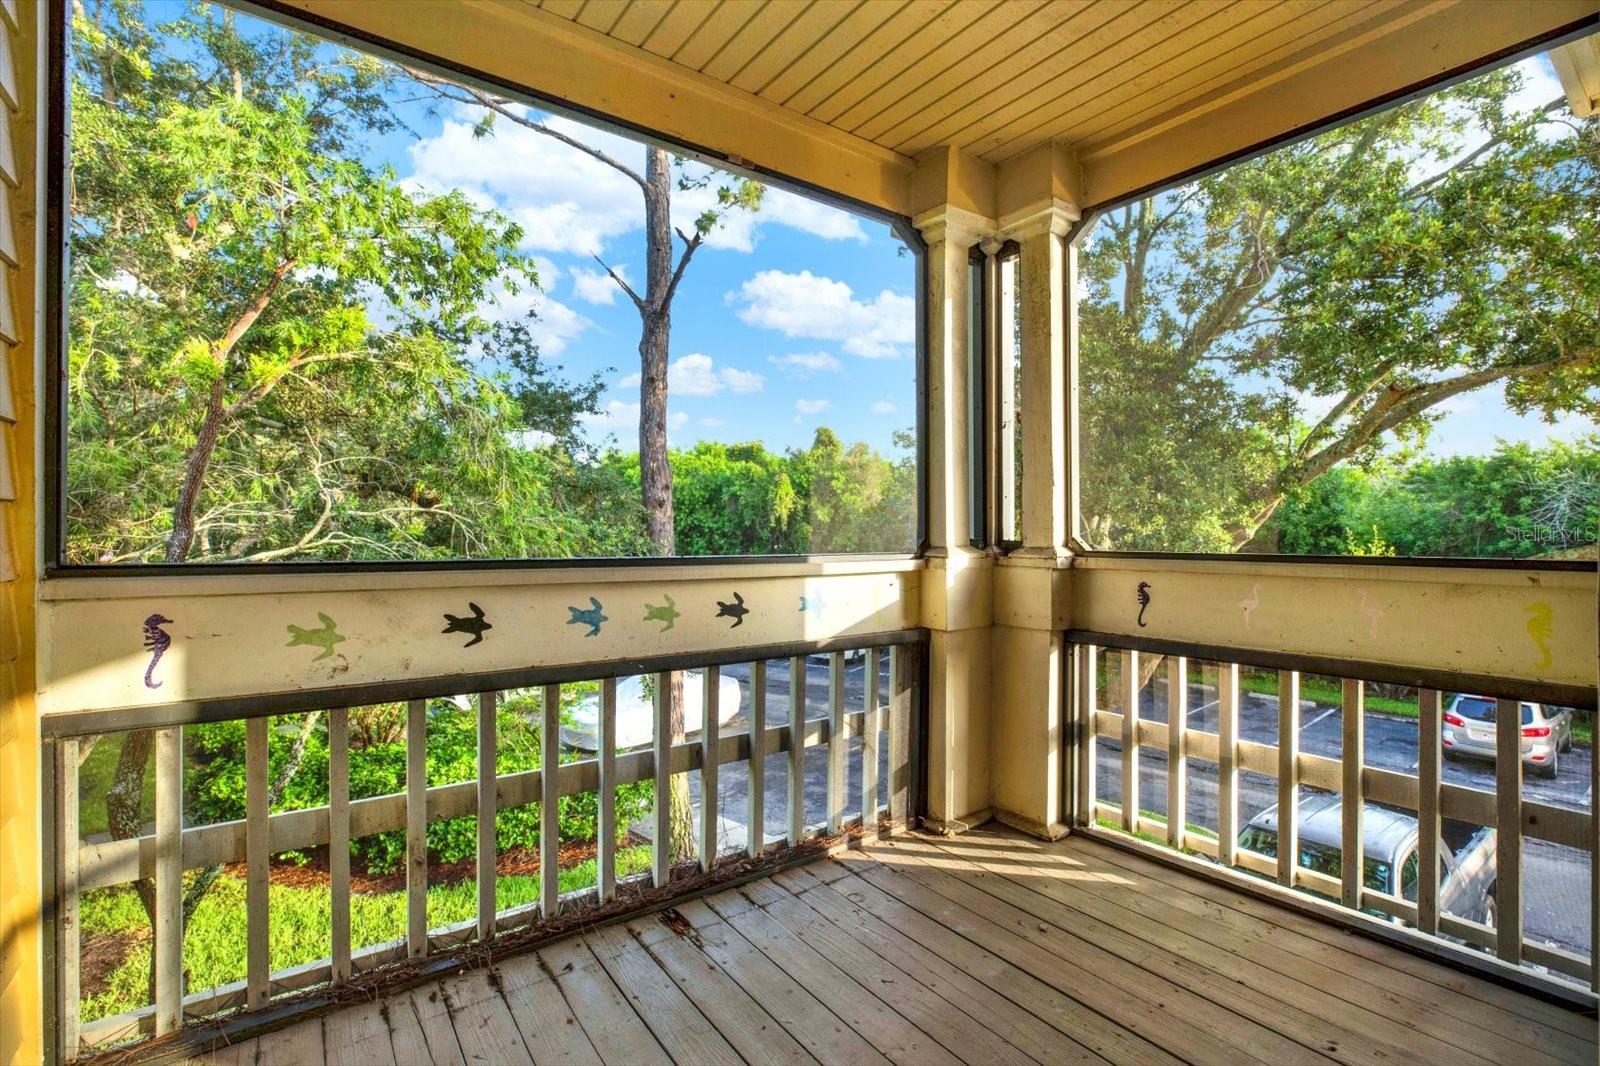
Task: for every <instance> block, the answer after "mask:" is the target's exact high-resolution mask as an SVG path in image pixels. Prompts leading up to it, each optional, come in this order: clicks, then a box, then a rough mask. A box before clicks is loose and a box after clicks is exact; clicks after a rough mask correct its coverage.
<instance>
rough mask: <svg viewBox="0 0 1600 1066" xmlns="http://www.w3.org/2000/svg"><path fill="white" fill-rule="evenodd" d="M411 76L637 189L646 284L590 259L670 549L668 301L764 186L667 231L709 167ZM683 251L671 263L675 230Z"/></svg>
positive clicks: (677, 827) (723, 191)
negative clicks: (604, 279)
mask: <svg viewBox="0 0 1600 1066" xmlns="http://www.w3.org/2000/svg"><path fill="white" fill-rule="evenodd" d="M409 73H410V74H411V76H412V77H413V78H415V79H416V80H417V81H419V82H421V83H422V84H423V85H426V86H428V87H429V88H430V89H431V90H432V91H433V92H434V93H435V94H437V95H438V97H439V98H441V99H444V100H449V101H453V102H455V103H458V104H465V105H467V106H475V107H478V108H481V109H482V110H483V118H482V120H481V121H480V122H479V123H478V125H477V127H476V130H475V133H476V134H477V135H478V136H491V135H492V134H493V132H494V125H495V122H496V120H499V119H504V120H506V121H509V122H511V123H514V124H515V125H517V126H520V127H521V128H523V129H526V130H531V131H533V132H534V133H537V134H539V135H541V136H544V137H549V138H551V139H553V140H556V141H559V142H561V143H562V144H565V145H567V146H568V147H570V148H573V149H576V150H577V151H580V152H582V153H584V154H585V155H587V156H589V157H591V158H593V159H596V160H599V161H600V162H601V163H604V164H605V165H606V166H608V167H610V168H611V169H613V170H615V171H616V172H617V173H619V174H622V175H623V176H624V177H626V178H628V180H630V181H632V182H633V183H634V184H635V185H637V186H638V187H639V192H640V193H641V195H642V196H643V199H644V235H645V248H644V252H645V287H644V295H642V296H641V295H640V294H639V293H638V292H636V291H634V288H633V286H631V285H629V284H628V283H627V282H626V281H625V280H623V277H622V275H621V274H620V273H618V272H617V271H616V270H615V269H614V268H613V267H611V266H610V265H608V264H607V263H606V262H605V261H604V260H603V259H601V258H600V257H599V256H596V257H595V260H596V262H598V263H599V264H600V266H601V268H602V269H603V270H605V272H606V274H607V275H608V276H609V277H610V278H611V280H612V281H614V282H616V284H617V287H618V288H620V289H621V290H622V292H623V294H624V295H625V296H627V297H628V299H629V300H630V301H632V303H633V306H634V309H635V310H636V311H638V313H639V376H640V380H639V491H640V496H641V497H642V500H643V505H644V519H645V532H646V535H647V536H648V538H649V540H650V543H651V544H652V545H653V547H654V549H655V553H656V554H657V555H676V554H677V553H678V548H677V523H676V520H675V513H674V510H673V503H672V465H671V463H670V462H669V461H668V455H667V368H668V362H669V356H670V352H671V339H672V301H673V298H674V297H675V296H676V295H677V293H678V286H679V284H680V283H681V282H682V281H683V275H684V271H686V270H687V269H688V268H689V263H690V261H691V260H693V259H694V254H695V253H696V252H697V251H699V250H700V247H701V245H702V244H704V243H705V240H706V238H707V237H708V236H710V235H711V233H712V231H713V230H715V229H716V228H717V226H718V225H720V224H721V223H722V221H723V220H724V219H725V218H726V217H727V216H728V215H729V214H730V213H732V212H734V211H741V210H743V211H754V210H758V209H759V208H760V206H761V197H762V192H763V188H762V186H761V185H760V183H758V182H754V181H750V180H749V179H746V178H734V179H732V180H731V181H730V182H729V183H727V184H724V185H719V186H718V187H717V191H716V206H715V207H712V208H709V209H707V210H706V211H703V212H701V214H700V215H699V216H698V217H697V218H696V219H695V222H694V232H693V233H686V232H684V231H683V230H682V229H674V227H673V224H672V193H673V188H674V185H676V186H677V188H678V189H679V190H680V191H687V190H689V189H694V188H704V187H707V186H708V185H709V184H710V182H711V181H712V180H713V177H712V174H711V173H710V172H708V173H706V174H704V175H701V176H698V177H695V176H691V175H689V174H688V173H687V172H686V170H685V168H684V164H683V161H682V160H681V159H680V160H678V161H677V163H676V170H677V178H676V180H674V176H673V173H674V169H675V166H674V161H673V158H672V156H671V155H670V154H669V153H668V152H667V150H666V149H665V148H660V147H657V146H655V145H646V146H645V150H644V153H645V163H644V169H643V171H642V172H641V171H639V170H637V169H635V168H634V167H632V166H630V165H628V164H627V163H625V162H623V161H622V160H620V159H617V158H616V157H615V156H613V155H611V154H610V153H608V152H605V151H602V150H601V149H599V148H596V147H595V146H593V145H590V144H585V143H584V142H583V141H581V140H579V139H577V138H575V137H571V136H568V135H567V134H566V133H563V132H561V131H560V130H557V129H554V128H552V127H551V126H549V125H548V124H547V123H545V122H543V121H541V120H540V119H539V118H538V117H537V116H536V115H535V114H533V113H529V112H527V111H525V109H523V108H522V107H519V106H518V105H517V104H515V103H514V102H513V101H511V100H508V99H506V98H504V97H501V96H497V95H495V94H494V93H490V92H487V91H485V90H482V89H477V88H473V87H471V86H466V85H461V84H458V83H456V82H453V81H449V80H447V79H445V78H440V77H438V76H437V75H434V74H430V73H428V72H426V71H422V70H411V71H410V72H409ZM674 233H676V234H677V237H678V239H679V240H680V241H682V242H683V248H682V250H681V251H679V252H678V253H677V257H676V262H674V252H673V240H672V238H673V234H674ZM672 707H673V711H672V741H673V743H675V744H676V743H681V742H682V741H683V740H684V738H685V733H684V728H683V680H682V678H681V676H679V675H678V674H677V673H674V674H673V675H672ZM672 844H673V847H672V852H673V858H674V860H675V861H676V860H682V859H686V858H689V857H690V856H692V854H693V851H694V812H693V810H691V809H690V805H689V784H688V781H687V780H686V779H684V778H682V777H678V778H675V779H674V781H673V791H672Z"/></svg>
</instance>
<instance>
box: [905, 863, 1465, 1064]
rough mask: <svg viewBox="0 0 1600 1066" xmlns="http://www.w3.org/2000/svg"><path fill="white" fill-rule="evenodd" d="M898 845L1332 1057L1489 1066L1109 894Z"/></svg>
mask: <svg viewBox="0 0 1600 1066" xmlns="http://www.w3.org/2000/svg"><path fill="white" fill-rule="evenodd" d="M899 850H900V851H903V852H907V853H909V854H912V855H915V856H916V857H918V858H919V859H921V860H923V861H927V862H929V863H931V864H934V865H935V866H941V867H943V868H945V869H948V870H951V871H953V872H955V873H956V875H957V876H960V877H961V878H962V880H963V881H965V882H966V883H967V884H970V885H971V886H972V887H974V888H977V889H980V890H982V891H984V892H987V893H989V894H990V895H992V896H994V897H995V898H997V899H999V900H1002V901H1004V902H1006V903H1009V904H1011V905H1013V906H1015V907H1017V908H1018V910H1020V911H1022V912H1024V913H1026V914H1029V915H1032V916H1033V917H1034V918H1037V919H1040V920H1041V921H1042V922H1044V923H1046V924H1048V925H1051V926H1054V927H1056V928H1058V929H1061V930H1063V931H1070V932H1072V933H1074V934H1075V935H1077V936H1079V937H1082V938H1083V939H1084V940H1086V941H1088V942H1090V943H1092V944H1094V945H1095V946H1096V947H1100V948H1103V949H1104V950H1106V951H1108V952H1110V953H1112V954H1114V955H1116V956H1117V957H1118V958H1121V959H1123V960H1125V961H1127V962H1129V963H1132V964H1133V965H1135V966H1139V967H1142V968H1144V969H1146V970H1149V971H1151V972H1153V973H1161V974H1166V975H1168V976H1171V977H1174V978H1181V980H1182V982H1183V984H1184V985H1185V987H1187V988H1191V989H1193V990H1195V991H1196V992H1197V993H1199V994H1200V995H1203V996H1205V997H1206V998H1207V999H1210V1000H1211V1001H1212V1002H1213V1003H1215V1004H1216V1005H1217V1009H1218V1010H1219V1011H1225V1010H1230V1009H1231V1010H1233V1011H1236V1012H1238V1013H1239V1014H1241V1015H1243V1016H1244V1017H1247V1018H1249V1019H1251V1020H1252V1021H1254V1022H1256V1023H1258V1024H1260V1025H1262V1026H1265V1027H1268V1028H1272V1029H1275V1030H1277V1031H1278V1032H1280V1033H1282V1034H1283V1035H1285V1036H1287V1037H1289V1038H1291V1039H1293V1040H1295V1041H1296V1042H1298V1043H1300V1044H1302V1045H1303V1046H1304V1047H1306V1048H1307V1049H1308V1050H1310V1051H1316V1052H1320V1053H1321V1054H1324V1055H1327V1056H1328V1057H1329V1058H1332V1059H1335V1060H1337V1061H1339V1062H1345V1063H1351V1064H1368V1066H1381V1064H1383V1063H1388V1062H1412V1063H1419V1064H1425V1063H1434V1062H1440V1061H1444V1060H1446V1059H1449V1060H1452V1061H1458V1062H1461V1063H1474V1064H1477V1066H1491V1064H1490V1060H1488V1059H1485V1058H1482V1057H1479V1056H1477V1055H1475V1054H1472V1053H1470V1052H1468V1051H1465V1050H1460V1049H1457V1048H1455V1047H1453V1046H1452V1045H1450V1044H1447V1043H1443V1042H1441V1041H1439V1040H1435V1039H1431V1038H1428V1037H1427V1036H1425V1035H1424V1034H1423V1033H1421V1032H1420V1031H1418V1030H1417V1029H1416V1028H1415V1027H1413V1029H1412V1030H1411V1031H1410V1032H1409V1033H1406V1034H1396V1031H1395V1029H1394V1027H1393V1026H1391V1025H1390V1024H1388V1020H1387V1019H1386V1018H1384V1017H1383V1016H1382V1015H1380V1014H1376V1013H1374V1012H1372V1011H1369V1010H1364V1009H1362V1008H1360V1007H1356V1006H1354V1005H1352V1004H1349V1003H1346V1002H1344V1001H1343V1000H1340V999H1337V998H1334V997H1330V996H1328V995H1327V994H1326V993H1325V992H1319V991H1317V990H1316V989H1313V988H1311V987H1309V986H1307V985H1304V984H1301V983H1300V982H1299V981H1297V980H1294V979H1293V978H1292V976H1291V977H1290V979H1281V978H1280V979H1276V980H1272V979H1267V978H1266V974H1265V971H1263V970H1262V969H1261V968H1260V967H1258V966H1255V965H1253V964H1251V963H1249V962H1246V961H1245V960H1243V959H1241V958H1239V957H1238V956H1236V955H1233V954H1232V953H1230V952H1228V951H1225V950H1222V949H1220V948H1218V947H1216V946H1215V945H1213V944H1211V943H1209V942H1207V941H1204V940H1200V939H1199V938H1197V937H1194V936H1191V935H1189V934H1188V933H1187V932H1184V931H1181V930H1177V929H1172V928H1170V927H1168V926H1164V925H1161V924H1160V923H1157V922H1153V921H1150V920H1148V919H1146V918H1144V916H1143V915H1140V914H1137V913H1134V912H1131V911H1128V910H1121V909H1119V908H1120V905H1119V904H1118V903H1117V902H1115V901H1114V900H1109V899H1105V898H1097V897H1095V895H1094V894H1093V893H1089V892H1083V891H1081V890H1079V894H1077V895H1074V894H1073V890H1071V889H1068V888H1064V887H1059V886H1057V885H1055V884H1051V883H1048V882H1047V883H1045V884H1041V885H1029V884H1025V883H1022V879H1024V878H1026V877H1027V873H1026V868H1023V867H1017V866H1007V867H995V868H993V869H991V868H989V867H986V866H985V865H983V864H981V863H975V862H972V861H970V860H968V859H967V858H965V857H963V856H964V853H963V852H952V851H951V850H950V849H946V848H943V847H940V846H938V845H927V844H923V843H922V842H907V843H906V844H904V845H902V846H901V848H900V849H899ZM996 870H1004V871H1005V872H1004V873H996V872H995V871H996ZM1036 880H1040V881H1047V879H1044V878H1036ZM1119 926H1120V927H1119ZM1384 1035H1398V1036H1399V1039H1398V1041H1389V1040H1384V1039H1380V1037H1381V1036H1384Z"/></svg>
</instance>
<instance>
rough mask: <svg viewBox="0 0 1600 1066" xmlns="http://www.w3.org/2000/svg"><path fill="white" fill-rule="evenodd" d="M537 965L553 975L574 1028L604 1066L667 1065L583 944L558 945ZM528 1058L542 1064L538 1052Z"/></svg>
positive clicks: (575, 941) (645, 1028)
mask: <svg viewBox="0 0 1600 1066" xmlns="http://www.w3.org/2000/svg"><path fill="white" fill-rule="evenodd" d="M539 961H540V962H541V963H543V965H544V967H545V969H546V970H548V971H549V972H550V973H552V974H554V975H555V979H556V983H557V984H558V985H560V986H561V993H562V995H564V996H565V997H566V1001H567V1005H568V1006H569V1008H571V1011H572V1013H573V1014H574V1015H575V1016H576V1017H575V1021H576V1023H577V1024H578V1025H581V1026H582V1027H583V1032H584V1033H585V1034H586V1035H587V1037H588V1042H589V1044H590V1045H591V1046H592V1049H593V1051H594V1053H595V1054H596V1055H598V1056H599V1058H600V1060H601V1061H602V1062H604V1063H606V1064H607V1066H612V1064H614V1063H615V1064H619V1066H633V1064H637V1066H646V1064H648V1063H658V1062H671V1061H672V1060H671V1059H669V1058H668V1057H667V1053H666V1051H664V1050H663V1049H662V1047H661V1045H660V1044H659V1043H657V1042H656V1038H655V1037H653V1036H651V1035H650V1027H649V1026H648V1025H646V1024H645V1023H644V1022H643V1020H641V1019H640V1017H639V1016H638V1015H637V1014H635V1013H634V1012H633V1008H632V1007H630V1006H629V1005H628V1000H627V997H626V996H624V995H623V994H622V993H621V992H620V991H618V989H617V986H616V984H615V983H614V982H613V981H612V980H611V975H610V974H608V973H606V970H605V967H604V966H601V965H600V960H599V959H596V958H595V957H594V952H592V951H590V950H589V946H588V945H587V944H585V943H584V942H583V940H581V939H578V938H573V939H569V940H559V941H557V942H556V943H554V944H551V945H550V946H549V947H547V948H543V949H541V950H540V952H539ZM533 1057H534V1059H535V1060H536V1061H539V1062H543V1061H544V1060H543V1059H542V1058H541V1057H540V1055H539V1049H538V1048H534V1049H533Z"/></svg>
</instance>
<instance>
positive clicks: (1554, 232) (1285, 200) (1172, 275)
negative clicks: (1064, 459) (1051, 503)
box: [1080, 67, 1600, 551]
mask: <svg viewBox="0 0 1600 1066" xmlns="http://www.w3.org/2000/svg"><path fill="white" fill-rule="evenodd" d="M1521 78H1522V76H1521V74H1520V73H1519V71H1518V70H1517V68H1515V67H1512V68H1506V69H1502V70H1499V71H1496V72H1494V73H1491V74H1488V75H1485V76H1482V77H1479V78H1476V79H1473V80H1471V81H1468V82H1464V83H1462V84H1461V85H1458V86H1455V87H1453V88H1450V89H1447V90H1445V91H1443V92H1440V93H1436V94H1434V95H1432V96H1429V97H1426V98H1424V99H1421V100H1418V101H1416V102H1413V103H1409V104H1405V105H1403V106H1400V107H1397V108H1394V109H1391V110H1389V111H1386V112H1383V113H1382V114H1379V115H1376V116H1373V117H1370V118H1367V119H1363V120H1360V121H1358V122H1354V123H1351V124H1349V125H1346V126H1343V127H1341V128H1339V129H1337V130H1334V131H1331V132H1329V133H1325V134H1322V135H1320V136H1317V137H1314V138H1311V139H1308V140H1306V141H1303V142H1300V143H1298V144H1295V145H1292V146H1289V147H1286V148H1282V149H1279V150H1276V151H1273V152H1270V153H1267V154H1265V155H1263V156H1260V157H1258V158H1256V159H1254V160H1251V161H1249V162H1246V163H1242V164H1238V165H1236V166H1233V167H1229V168H1228V169H1226V170H1223V171H1221V172H1218V173H1217V174H1214V175H1212V176H1209V177H1206V178H1203V179H1200V180H1198V181H1196V182H1194V183H1191V184H1189V185H1187V186H1184V187H1182V188H1180V189H1177V190H1173V191H1171V192H1167V193H1163V194H1160V195H1157V196H1152V197H1148V198H1145V199H1143V200H1140V201H1138V202H1136V203H1134V204H1131V205H1129V206H1128V207H1126V208H1123V209H1119V210H1116V211H1114V212H1112V213H1111V214H1109V215H1108V216H1106V217H1104V218H1102V219H1101V220H1100V221H1099V223H1098V229H1097V230H1096V231H1095V233H1094V234H1093V236H1092V238H1091V239H1090V240H1088V241H1087V242H1086V243H1085V244H1084V246H1083V251H1082V256H1081V264H1082V271H1083V276H1084V278H1085V281H1086V284H1087V285H1088V289H1089V291H1088V295H1087V298H1086V299H1085V300H1084V301H1083V303H1082V305H1081V312H1082V325H1081V327H1080V337H1081V344H1082V353H1083V355H1082V361H1081V365H1080V374H1081V375H1082V380H1083V384H1084V389H1083V404H1084V406H1083V419H1084V422H1083V425H1084V442H1085V449H1084V450H1085V457H1084V458H1085V469H1084V480H1083V485H1082V491H1083V499H1084V512H1085V525H1086V527H1087V529H1086V533H1087V535H1088V536H1089V537H1090V539H1091V540H1093V541H1094V542H1095V543H1096V546H1099V547H1120V548H1166V549H1185V550H1213V551H1215V550H1238V549H1242V548H1251V549H1258V548H1269V547H1271V542H1272V538H1273V536H1274V527H1273V526H1272V525H1271V524H1270V520H1271V519H1272V518H1273V516H1274V515H1275V513H1276V512H1277V511H1278V509H1279V507H1280V506H1281V505H1282V504H1283V502H1284V500H1285V499H1287V498H1289V497H1290V496H1291V495H1292V494H1294V493H1296V492H1298V491H1300V490H1301V489H1303V488H1304V487H1305V486H1308V485H1310V484H1311V483H1312V482H1314V481H1316V479H1317V478H1319V477H1321V476H1322V475H1324V474H1326V473H1327V472H1329V471H1331V470H1334V469H1335V468H1338V467H1340V466H1341V465H1342V464H1356V465H1358V466H1361V465H1371V464H1372V463H1374V462H1377V461H1378V460H1379V457H1380V456H1381V455H1383V454H1384V452H1385V449H1386V448H1389V447H1391V446H1392V445H1393V444H1394V443H1395V442H1399V443H1400V445H1401V446H1402V447H1407V446H1415V445H1416V444H1417V443H1419V442H1420V441H1421V440H1423V439H1424V438H1425V435H1426V432H1427V430H1428V427H1429V426H1430V425H1431V424H1432V423H1433V422H1434V421H1436V420H1437V419H1438V417H1439V412H1440V405H1441V404H1443V403H1445V402H1446V401H1448V400H1450V399H1451V398H1453V397H1457V396H1461V395H1463V394H1465V393H1469V392H1472V391H1474V390H1477V389H1481V388H1485V387H1488V386H1496V387H1498V388H1500V389H1502V390H1503V393H1504V396H1505V399H1506V402H1507V404H1508V405H1509V406H1510V407H1511V408H1512V409H1513V410H1515V411H1518V412H1529V411H1533V412H1538V413H1541V414H1543V415H1545V416H1546V417H1550V418H1554V417H1557V416H1559V415H1561V414H1563V413H1569V412H1576V413H1579V414H1585V415H1589V416H1594V415H1596V414H1597V413H1600V395H1597V392H1596V389H1597V386H1600V318H1597V314H1596V310H1595V309H1596V307H1600V253H1597V251H1596V249H1597V248H1600V242H1597V238H1600V119H1596V118H1594V117H1591V118H1588V119H1584V120H1581V121H1580V120H1576V119H1573V118H1572V117H1571V116H1570V115H1569V114H1567V113H1566V111H1565V103H1564V101H1563V100H1556V101H1552V102H1550V103H1549V104H1546V105H1544V106H1542V107H1539V108H1536V109H1533V110H1529V111H1520V112H1519V111H1516V110H1514V109H1513V108H1511V107H1510V106H1508V103H1507V101H1508V100H1510V99H1512V97H1513V96H1514V94H1515V93H1516V92H1517V90H1518V89H1519V88H1521V84H1522V81H1521ZM1302 396H1314V397H1320V398H1323V400H1324V402H1325V405H1326V406H1325V413H1323V414H1322V415H1321V416H1320V417H1316V418H1314V419H1311V420H1310V421H1309V422H1308V421H1307V420H1304V419H1303V418H1302V416H1301V414H1300V403H1299V398H1300V397H1302Z"/></svg>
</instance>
